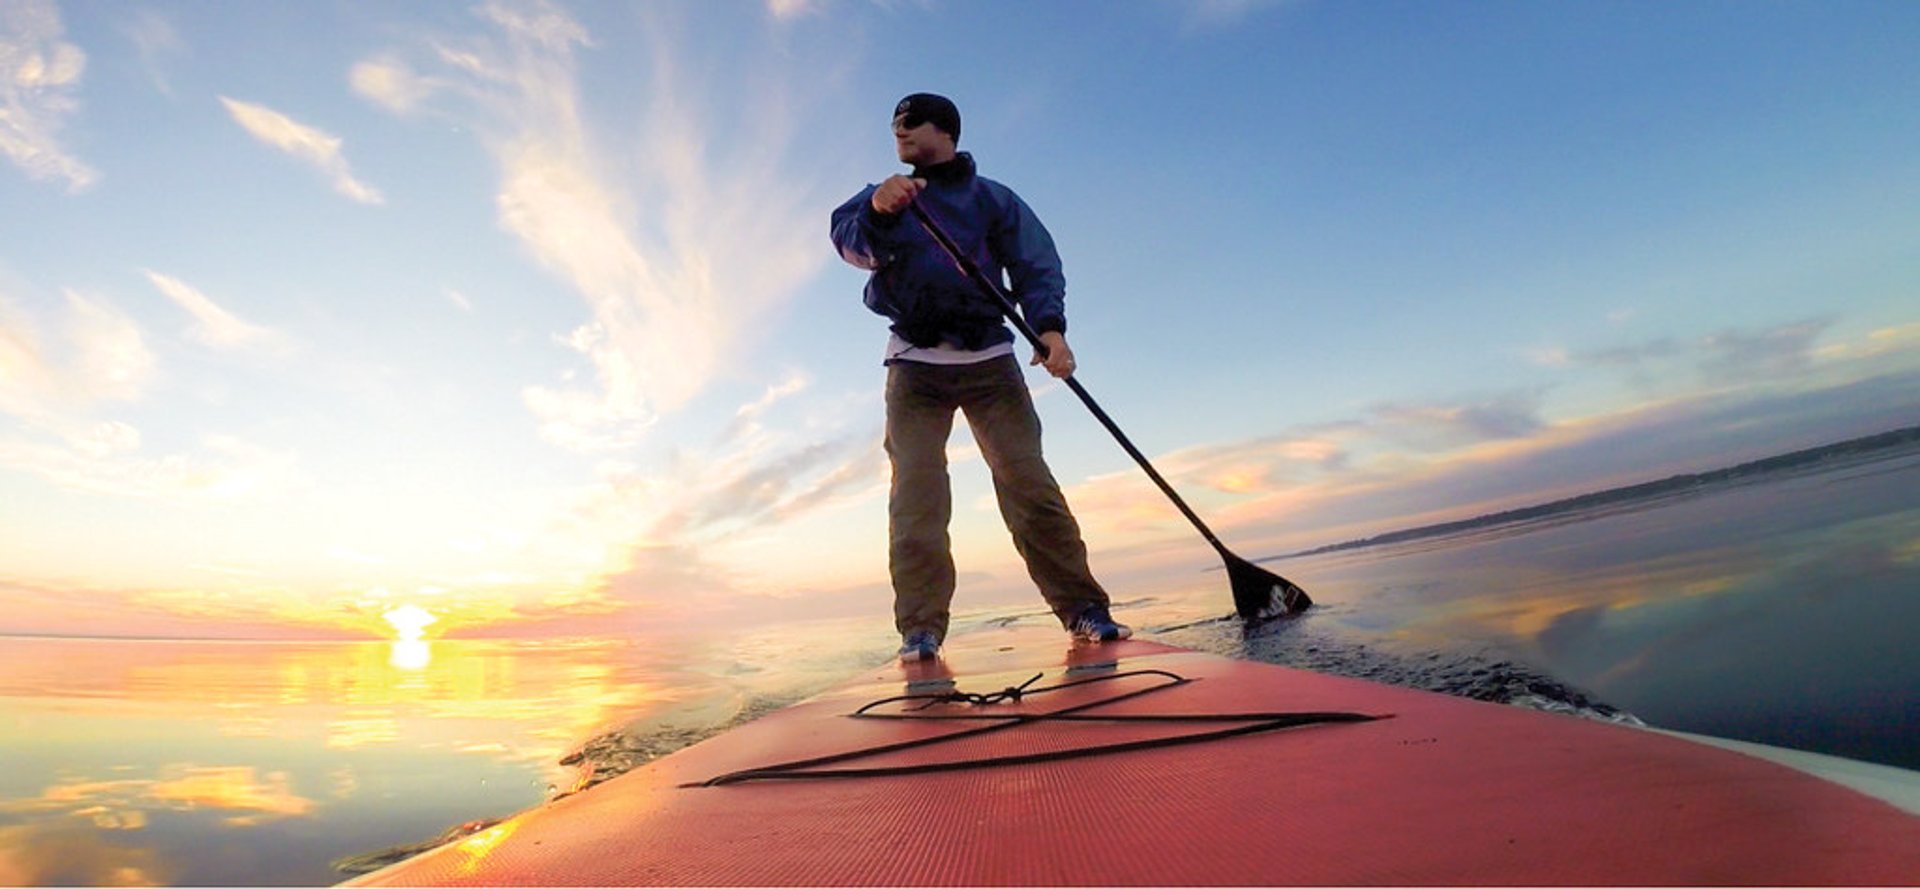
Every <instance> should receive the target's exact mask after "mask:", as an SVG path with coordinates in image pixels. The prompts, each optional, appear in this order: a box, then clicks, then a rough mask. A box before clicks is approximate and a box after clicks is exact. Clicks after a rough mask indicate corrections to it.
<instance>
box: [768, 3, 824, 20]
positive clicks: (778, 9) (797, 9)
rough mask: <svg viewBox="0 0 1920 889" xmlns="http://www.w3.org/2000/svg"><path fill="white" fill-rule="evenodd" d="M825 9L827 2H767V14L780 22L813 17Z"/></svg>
mask: <svg viewBox="0 0 1920 889" xmlns="http://www.w3.org/2000/svg"><path fill="white" fill-rule="evenodd" d="M825 8H826V3H825V0H767V13H768V14H769V15H772V16H773V17H774V19H776V20H778V21H789V20H792V19H797V18H799V17H801V16H804V15H812V14H814V13H818V12H820V11H822V10H823V9H825Z"/></svg>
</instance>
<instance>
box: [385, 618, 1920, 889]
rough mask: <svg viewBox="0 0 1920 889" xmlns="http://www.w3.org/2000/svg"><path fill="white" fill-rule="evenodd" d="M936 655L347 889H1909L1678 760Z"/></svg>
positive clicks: (1130, 670)
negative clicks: (460, 888) (1695, 888)
mask: <svg viewBox="0 0 1920 889" xmlns="http://www.w3.org/2000/svg"><path fill="white" fill-rule="evenodd" d="M942 655H943V656H942V658H941V659H940V660H938V661H933V662H925V663H917V664H908V665H899V664H889V665H886V666H883V667H879V668H876V669H874V670H873V671H871V672H870V673H867V674H865V675H862V676H860V677H857V678H856V679H854V680H853V681H851V682H849V683H847V684H846V685H843V686H841V687H839V688H837V689H835V690H833V691H830V692H827V693H825V694H822V695H819V696H817V697H815V698H812V699H809V700H807V701H804V702H802V703H799V704H795V705H794V706H792V707H788V708H786V709H785V710H781V711H779V712H777V713H774V714H771V715H769V716H766V717H763V718H761V719H759V720H756V721H754V722H751V723H749V724H747V725H743V726H741V727H739V728H736V729H733V730H732V731H729V732H726V733H724V734H722V735H719V736H717V737H714V738H711V739H708V740H706V741H704V742H702V743H699V744H696V745H693V746H691V747H688V748H686V749H685V750H681V751H679V752H677V753H675V754H672V755H670V756H667V757H663V758H661V759H659V760H656V761H654V762H652V763H649V764H648V765H646V766H644V767H641V768H639V769H636V770H634V771H632V772H629V773H627V774H625V775H622V776H620V777H618V778H616V779H614V780H611V781H608V782H606V783H604V784H601V785H599V786H597V787H594V788H592V789H590V790H587V791H584V792H582V793H579V794H576V795H574V796H570V797H566V798H564V799H560V800H557V801H555V802H552V803H548V804H546V805H543V806H541V807H539V808H536V809H533V810H531V811H528V812H525V813H522V814H521V815H519V816H516V817H514V818H512V819H509V820H507V821H505V822H502V823H501V824H499V825H497V826H495V827H493V828H491V829H489V830H486V831H483V832H481V833H478V834H475V835H473V836H471V837H468V838H466V839H464V840H461V841H459V842H456V843H453V844H451V845H447V846H442V847H440V848H438V849H435V850H433V851H431V852H428V853H426V854H423V855H421V856H419V857H417V858H413V859H410V860H408V861H403V862H400V863H399V864H395V865H393V866H391V867H388V868H386V869H384V870H381V871H377V872H375V873H372V874H368V875H366V876H364V877H361V878H360V879H358V880H355V881H353V884H354V885H469V884H482V885H512V884H542V885H560V884H592V885H636V884H637V885H662V884H682V885H685V884H692V885H714V886H723V885H842V886H844V885H976V886H990V885H1035V884H1038V885H1248V884H1253V885H1274V884H1310V885H1382V884H1391V885H1461V884H1506V885H1512V884H1527V885H1613V886H1619V885H1656V884H1657V885H1754V884H1767V885H1782V884H1785V885H1815V884H1845V885H1874V884H1898V885H1907V884H1914V883H1916V882H1920V815H1916V814H1914V813H1913V812H1910V811H1906V810H1903V809H1902V808H1901V807H1899V806H1896V805H1894V804H1892V803H1890V802H1887V801H1885V800H1883V799H1879V798H1875V797H1874V796H1869V795H1867V794H1864V793H1861V792H1858V791H1856V790H1853V789H1849V788H1847V787H1844V786H1841V785H1840V784H1836V783H1832V782H1829V781H1826V780H1823V779H1822V778H1820V777H1816V776H1814V775H1811V774H1809V773H1807V772H1805V771H1802V770H1799V769H1795V768H1791V767H1788V766H1786V765H1782V764H1780V763H1777V762H1772V761H1768V760H1767V759H1763V758H1760V757H1756V756H1751V755H1747V754H1744V753H1739V752H1733V751H1730V750H1727V749H1722V748H1720V747H1716V746H1710V745H1707V744H1702V743H1696V742H1694V741H1692V740H1688V739H1686V738H1681V737H1675V736H1672V735H1668V734H1662V733H1658V732H1653V731H1647V730H1644V729H1638V728H1633V727H1628V726H1620V725H1613V724H1608V723H1602V722H1596V721H1592V720H1586V719H1581V718H1577V717H1572V716H1563V715H1557V714H1550V713H1543V712H1538V711H1533V710H1526V709H1521V708H1517V707H1510V706H1503V705H1497V704H1487V703H1481V702H1477V701H1471V700H1464V699H1460V698H1453V697H1448V696H1444V695H1439V694H1434V693H1430V692H1422V691H1416V690H1410V689H1405V688H1397V687H1392V686H1385V685H1379V684H1375V683H1370V682H1365V681H1360V680H1355V679H1345V678H1339V677H1333V676H1324V675H1320V674H1317V673H1310V672H1304V671H1299V670H1293V669H1288V668H1284V667H1278V666H1273V665H1270V664H1262V663H1254V662H1248V661H1236V660H1231V659H1228V658H1224V657H1218V656H1214V655H1209V654H1202V653H1199V652H1193V651H1188V650H1184V649H1179V648H1172V647H1169V646H1166V645H1161V644H1157V643H1154V642H1148V641H1143V640H1127V641H1124V642H1112V643H1106V644H1103V645H1084V644H1083V645H1077V646H1076V645H1074V644H1073V643H1072V642H1070V641H1069V640H1068V639H1067V637H1065V636H1064V635H1062V634H1060V633H1059V632H1057V631H1052V630H1036V629H1007V630H995V631H990V632H984V633H978V634H972V635H967V636H961V637H957V638H954V639H951V640H949V643H948V646H947V648H946V649H945V650H944V651H943V653H942ZM1036 674H1038V676H1039V678H1038V679H1033V677H1034V676H1035V675H1036ZM1023 684H1024V685H1025V687H1024V690H1022V691H1021V692H1020V693H1019V694H1018V695H1017V696H1015V695H1013V694H1011V693H1008V692H1006V691H1005V690H1006V689H1010V688H1018V687H1021V686H1022V685H1023ZM899 697H906V698H907V699H905V700H889V699H893V698H899ZM875 702H880V703H875ZM869 704H873V706H871V707H867V705H869ZM863 707H865V708H866V709H864V710H863ZM856 714H859V715H856ZM1862 768H1865V769H1867V770H1868V771H1869V772H1871V774H1872V775H1873V776H1875V777H1873V778H1872V780H1875V781H1883V782H1886V781H1890V782H1891V783H1893V784H1895V785H1899V784H1902V783H1903V782H1908V783H1907V787H1909V788H1912V787H1920V781H1911V782H1910V781H1909V779H1920V775H1915V774H1914V773H1911V772H1905V771H1902V770H1896V769H1885V768H1881V767H1870V766H1863V767H1862Z"/></svg>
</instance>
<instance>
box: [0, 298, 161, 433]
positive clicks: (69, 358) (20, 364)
mask: <svg viewBox="0 0 1920 889" xmlns="http://www.w3.org/2000/svg"><path fill="white" fill-rule="evenodd" d="M0 321H4V322H5V323H4V324H0V412H5V413H8V414H12V415H14V416H15V417H20V418H23V419H26V420H29V421H31V422H47V421H49V420H50V418H55V417H60V416H64V415H67V414H70V413H73V412H75V411H85V410H88V409H90V408H91V407H92V406H93V405H94V404H96V403H98V402H102V401H124V400H128V399H132V398H135V397H137V396H139V395H140V394H141V393H142V392H143V391H145V389H146V387H147V385H148V383H149V381H150V380H151V379H152V377H153V373H154V368H155V361H154V357H153V353H152V351H151V350H149V349H148V348H147V343H146V336H145V334H144V333H143V332H142V331H141V329H140V325H139V324H137V323H135V321H134V320H133V319H132V318H131V317H130V316H128V315H127V314H126V313H124V312H121V311H120V310H119V309H117V308H115V307H114V306H113V305H112V304H111V303H108V302H106V301H105V300H101V299H96V298H92V297H88V296H86V295H83V294H81V293H78V292H75V291H71V290H69V291H67V292H66V313H65V317H64V321H65V324H64V325H63V326H64V333H65V335H64V336H63V337H59V338H57V339H53V340H51V341H50V340H49V338H47V337H44V336H43V335H42V334H41V333H40V331H39V325H38V322H37V319H34V318H31V317H29V316H28V315H27V314H26V313H25V312H24V311H22V310H20V309H19V308H17V307H15V306H13V305H12V304H10V303H9V302H7V301H6V300H5V298H4V297H0Z"/></svg>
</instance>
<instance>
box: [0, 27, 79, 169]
mask: <svg viewBox="0 0 1920 889" xmlns="http://www.w3.org/2000/svg"><path fill="white" fill-rule="evenodd" d="M64 33H65V28H64V27H62V25H61V24H60V11H59V9H58V8H56V7H55V6H54V5H53V3H52V2H50V0H7V2H5V3H3V4H0V154H3V155H5V156H6V157H7V158H8V159H9V160H11V161H13V163H14V164H15V165H16V166H18V167H19V168H20V169H21V170H23V171H25V172H26V174H27V175H28V176H29V177H31V178H34V179H57V180H64V181H65V182H66V183H67V186H68V187H69V188H70V189H73V190H76V191H77V190H79V189H83V188H86V187H87V186H89V185H92V184H93V183H94V182H95V181H96V180H98V179H99V173H97V172H95V171H94V169H93V168H92V167H89V166H87V165H86V164H85V163H83V162H81V161H80V160H79V159H77V158H75V157H74V156H72V155H71V154H69V153H67V151H66V149H65V148H63V147H62V146H61V144H60V139H59V132H60V129H61V127H63V126H64V125H65V124H66V122H67V120H68V119H69V118H71V117H73V116H74V115H75V114H76V113H78V112H79V110H80V100H79V99H78V98H77V93H78V92H79V88H80V76H81V74H83V73H84V72H85V71H86V67H87V54H86V53H85V52H83V51H81V49H80V47H78V46H75V45H74V44H71V43H68V42H66V41H65V40H63V39H61V37H62V35H63V34H64Z"/></svg>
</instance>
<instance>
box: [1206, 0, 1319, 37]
mask: <svg viewBox="0 0 1920 889" xmlns="http://www.w3.org/2000/svg"><path fill="white" fill-rule="evenodd" d="M1298 3H1299V0H1186V2H1180V3H1178V4H1177V6H1178V7H1179V9H1180V10H1181V12H1182V13H1183V14H1184V16H1185V26H1186V28H1187V30H1189V31H1194V30H1205V29H1213V28H1229V27H1233V26H1235V25H1238V24H1240V23H1241V22H1244V21H1246V20H1247V19H1249V18H1251V17H1253V16H1255V15H1258V14H1259V13H1261V12H1264V11H1266V10H1269V9H1277V8H1279V7H1282V6H1290V5H1298Z"/></svg>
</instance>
